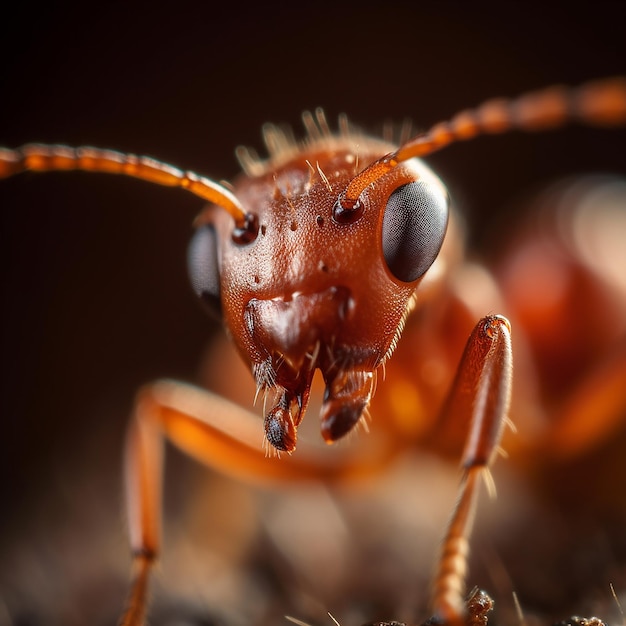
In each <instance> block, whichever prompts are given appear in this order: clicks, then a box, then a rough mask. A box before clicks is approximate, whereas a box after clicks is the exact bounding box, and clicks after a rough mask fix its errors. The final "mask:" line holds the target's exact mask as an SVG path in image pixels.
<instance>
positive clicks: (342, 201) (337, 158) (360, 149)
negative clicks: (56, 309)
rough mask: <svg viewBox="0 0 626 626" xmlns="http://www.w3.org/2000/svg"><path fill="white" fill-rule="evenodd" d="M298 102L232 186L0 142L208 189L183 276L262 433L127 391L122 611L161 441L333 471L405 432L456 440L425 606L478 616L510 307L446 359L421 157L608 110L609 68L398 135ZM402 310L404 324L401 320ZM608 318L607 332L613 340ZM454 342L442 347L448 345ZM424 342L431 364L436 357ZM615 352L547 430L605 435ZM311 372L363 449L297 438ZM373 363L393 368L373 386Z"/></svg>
mask: <svg viewBox="0 0 626 626" xmlns="http://www.w3.org/2000/svg"><path fill="white" fill-rule="evenodd" d="M303 120H304V123H305V126H306V129H307V133H308V136H307V139H306V141H304V142H300V143H299V142H297V141H295V140H294V139H293V137H292V136H291V135H290V134H289V133H287V132H286V131H284V130H282V129H279V128H278V127H275V126H271V125H268V126H267V127H266V128H265V143H266V146H267V148H268V152H269V157H268V158H267V159H266V160H262V159H260V158H259V157H258V156H257V155H255V154H253V153H252V152H250V151H248V150H245V149H240V150H239V151H238V158H239V161H240V164H241V166H242V170H243V172H242V174H241V176H240V177H239V178H238V179H237V180H236V181H235V182H234V183H233V185H232V187H231V186H230V185H226V184H218V183H216V182H214V181H212V180H210V179H207V178H204V177H202V176H199V175H197V174H195V173H193V172H183V171H181V170H179V169H177V168H175V167H173V166H170V165H167V164H164V163H161V162H159V161H155V160H153V159H150V158H147V157H138V156H135V155H132V154H122V153H119V152H114V151H109V150H102V149H98V148H92V147H82V148H69V147H66V146H49V145H38V144H31V145H26V146H23V147H22V148H18V149H15V150H11V149H2V150H0V178H5V177H8V176H12V175H16V174H18V173H20V172H23V171H25V170H31V171H39V172H47V171H59V170H84V171H90V172H106V173H112V174H124V175H126V176H130V177H133V178H137V179H142V180H146V181H149V182H152V183H156V184H159V185H166V186H172V187H178V188H182V189H185V190H187V191H189V192H191V193H192V194H194V195H195V196H197V197H199V198H201V199H202V200H204V201H206V202H208V203H209V204H208V205H207V206H206V207H205V208H204V209H203V210H202V211H201V212H200V214H199V215H198V217H197V218H196V221H195V234H194V235H193V238H192V241H191V244H190V248H189V255H188V259H189V271H190V276H191V283H192V286H193V289H194V291H195V293H196V294H197V296H198V298H199V299H200V300H201V302H202V303H203V305H204V306H205V307H206V309H207V310H208V312H209V313H210V314H211V315H212V316H213V317H215V318H217V319H219V320H220V321H221V322H222V323H223V325H224V327H225V328H226V331H227V333H228V335H229V337H230V338H231V339H232V341H233V342H234V344H235V346H236V349H237V351H238V353H239V355H240V356H241V357H242V359H243V361H244V362H245V363H246V365H247V366H248V368H249V369H250V370H251V372H252V375H253V379H254V381H255V385H256V390H257V395H260V396H262V397H263V401H264V406H265V411H264V421H263V429H264V441H265V448H263V447H262V446H260V445H259V423H258V420H257V419H256V418H255V417H254V416H253V415H252V414H251V413H249V412H248V411H247V410H245V409H243V408H241V407H240V406H238V405H237V404H234V403H232V402H230V401H229V400H226V399H225V398H224V397H221V396H220V395H218V394H215V393H212V392H208V391H204V390H201V389H199V388H195V387H192V386H189V385H185V384H182V383H179V382H175V381H171V380H161V381H158V382H155V383H152V384H149V385H146V386H144V387H143V388H142V389H141V390H140V391H139V392H138V394H137V398H136V403H135V407H134V410H133V414H132V418H131V421H130V426H129V429H128V435H127V441H126V452H125V484H126V494H127V509H128V514H129V527H130V542H131V548H132V554H133V564H134V572H135V573H134V577H133V580H132V584H131V589H130V593H129V598H128V601H127V604H126V609H125V611H124V613H123V616H122V619H121V624H123V626H140V625H141V624H144V622H145V619H146V613H147V604H148V602H147V597H148V588H149V580H150V575H151V573H152V571H153V568H154V565H155V561H156V560H157V558H158V556H159V553H160V550H161V545H160V535H161V530H160V511H161V491H162V465H163V453H162V443H163V440H164V439H167V440H169V441H171V442H172V443H174V444H175V445H176V446H178V447H179V448H180V449H181V450H183V451H184V452H185V453H187V454H188V455H190V456H192V457H194V458H196V459H198V460H199V461H201V462H202V463H205V464H207V465H209V466H211V467H213V468H216V469H218V470H220V471H223V472H225V473H227V474H230V475H235V476H238V477H242V478H244V479H247V480H251V479H254V478H257V477H259V476H262V477H264V478H271V479H275V480H305V479H313V480H325V481H337V482H339V481H344V480H348V479H351V478H355V477H360V476H365V475H369V474H374V473H378V472H380V470H381V468H384V467H385V466H387V465H388V464H389V463H390V462H391V460H392V459H394V458H395V457H396V456H397V455H398V454H399V453H400V452H401V451H403V450H406V449H407V448H409V447H411V446H413V445H414V444H415V441H416V440H418V439H422V440H426V441H431V442H436V441H439V442H441V441H442V440H443V442H444V443H443V445H441V444H439V447H444V448H445V447H446V445H447V442H449V441H456V442H457V443H458V442H459V440H464V441H465V444H464V449H463V453H462V459H461V466H462V479H461V483H460V487H459V492H458V499H457V502H456V505H455V506H454V509H453V512H452V515H451V518H450V523H449V525H448V528H447V530H446V533H445V536H444V538H443V542H442V547H441V556H440V559H439V562H438V568H437V571H436V573H435V575H434V579H433V580H434V583H433V590H432V606H431V608H432V613H433V615H434V618H433V619H434V620H435V621H436V622H437V623H442V622H443V623H450V624H461V623H463V622H465V621H466V620H467V619H468V608H467V607H468V606H470V607H476V606H480V607H482V608H480V609H472V608H470V609H469V613H470V615H469V618H470V619H472V620H474V621H476V620H480V619H481V616H482V615H483V614H484V605H485V604H488V603H486V602H483V601H480V602H477V601H475V600H472V601H470V602H469V604H466V601H465V584H466V577H467V563H468V554H469V539H470V534H471V531H472V522H473V518H474V513H475V508H476V499H477V494H478V492H479V487H480V485H481V484H482V483H486V484H487V486H490V485H492V479H491V477H490V473H489V472H490V468H491V466H492V464H493V461H494V459H495V457H496V456H497V455H498V453H500V452H501V447H500V442H501V438H502V433H503V429H504V427H505V426H506V425H507V424H508V425H511V426H512V422H511V420H510V418H509V412H510V406H511V389H512V377H513V376H512V362H513V349H512V338H511V337H512V332H513V331H512V324H511V322H509V320H508V319H507V318H505V317H504V316H503V315H500V314H490V315H487V316H485V317H482V318H481V319H480V320H479V321H478V322H475V318H474V321H473V322H472V324H473V330H472V331H471V333H470V334H469V339H466V342H465V349H464V351H463V353H462V355H461V359H460V363H458V365H455V364H454V362H453V361H451V358H454V359H455V360H456V359H458V356H459V353H458V352H457V351H456V346H457V344H458V342H457V341H456V339H455V335H456V334H457V328H465V327H466V326H467V321H468V318H469V317H471V316H473V311H474V310H475V308H476V302H475V301H474V302H471V301H470V300H472V299H475V298H476V294H469V295H468V293H467V290H464V289H463V288H462V286H461V285H460V283H459V280H458V277H459V276H460V275H461V273H462V272H463V271H465V270H466V269H467V265H466V264H465V261H464V259H463V256H462V250H461V247H460V244H459V242H458V241H457V234H458V231H457V230H456V226H455V219H456V218H455V215H454V213H453V212H452V211H451V210H450V206H449V205H450V202H449V197H448V193H447V190H446V188H445V187H444V185H443V183H442V182H441V181H440V180H439V179H438V178H437V176H436V175H435V174H434V173H433V172H432V171H431V170H430V169H429V168H428V167H427V166H426V165H425V164H424V163H423V161H422V160H421V158H423V157H427V156H428V155H430V154H432V153H433V152H435V151H437V150H439V149H442V148H444V147H446V146H447V145H450V144H451V143H453V142H458V141H464V140H469V139H471V138H473V137H476V136H478V135H481V134H498V133H504V132H508V131H512V130H525V131H543V130H547V129H551V128H556V127H559V126H562V125H564V124H565V123H568V122H571V121H580V122H583V123H585V124H589V125H597V126H617V125H623V124H624V123H625V122H626V80H625V79H623V78H615V79H607V80H604V81H598V82H594V83H587V84H585V85H583V86H581V87H579V88H576V89H569V88H565V87H553V88H549V89H545V90H542V91H539V92H535V93H529V94H526V95H524V96H521V97H518V98H516V99H512V100H506V99H499V100H492V101H488V102H486V103H485V104H483V105H482V106H480V107H478V108H476V109H473V110H467V111H463V112H461V113H459V114H458V115H457V116H455V117H454V118H453V119H452V120H451V121H449V122H444V123H440V124H437V125H436V126H434V127H433V128H431V129H430V130H428V131H427V132H424V133H421V134H419V135H417V136H416V137H414V138H412V139H408V140H407V141H404V142H402V143H401V145H400V147H399V148H397V147H395V146H393V145H391V144H389V143H388V142H386V141H384V140H381V139H375V138H372V137H370V136H367V135H365V134H363V133H360V132H359V131H357V130H355V129H354V128H353V127H352V126H351V125H350V124H348V122H347V120H346V118H344V117H341V118H340V130H339V132H338V133H335V132H332V131H331V130H330V128H329V125H328V122H327V120H326V118H325V116H324V114H323V112H322V111H321V110H318V111H315V112H314V113H313V114H310V113H307V114H305V115H304V116H303ZM552 269H554V268H552ZM558 269H559V270H562V271H565V272H567V271H570V270H571V269H572V268H571V267H569V266H564V267H562V268H558ZM621 295H622V297H623V294H621ZM512 313H513V314H514V315H515V314H516V313H517V312H516V311H515V310H514V309H513V308H512ZM518 317H519V319H520V320H521V322H520V330H521V331H522V332H523V333H524V335H525V336H526V337H527V340H528V345H529V346H530V350H531V352H532V350H533V349H537V348H538V347H541V346H540V344H541V342H542V341H543V340H542V335H541V332H539V330H542V329H541V328H540V329H539V330H537V329H536V328H535V327H534V326H533V325H532V324H531V323H530V322H529V321H528V320H526V321H524V320H525V318H524V316H523V315H519V316H518ZM609 318H610V316H607V317H606V318H602V319H606V320H608V319H609ZM413 320H418V322H419V323H414V321H413ZM551 322H552V321H551V320H550V319H549V318H547V317H546V318H545V320H544V323H546V324H549V323H551ZM409 326H410V327H409ZM540 326H541V324H540ZM405 327H406V333H405V335H408V336H407V337H402V338H401V335H402V334H403V331H404V330H405ZM588 332H589V333H594V332H595V329H592V330H589V331H588ZM623 332H624V331H623V329H621V330H618V334H617V337H615V336H612V337H611V338H610V341H611V342H612V341H615V339H616V338H617V339H620V338H621V339H623ZM619 333H622V334H621V335H620V334H619ZM403 341H404V342H405V343H406V346H407V347H409V348H410V355H409V356H407V352H406V350H405V351H404V352H403V354H402V357H399V358H398V359H397V362H396V359H395V355H394V352H395V351H396V346H398V345H401V344H402V342H403ZM533 342H535V343H533ZM535 344H537V345H535ZM452 345H454V348H455V350H454V351H455V355H454V356H453V357H451V356H450V355H449V354H447V352H452V350H448V348H449V347H450V346H452ZM399 352H400V350H399ZM436 355H437V358H436V359H435V356H436ZM434 360H438V362H439V365H440V369H441V367H443V369H444V370H445V371H446V372H447V373H448V374H447V375H446V376H443V377H442V376H438V375H436V373H433V368H432V363H433V361H434ZM625 365H626V358H625V357H624V354H623V352H622V353H620V354H619V356H618V358H617V359H614V360H612V361H611V362H610V363H609V364H606V363H600V364H599V365H598V368H597V371H593V372H592V374H591V375H590V377H589V380H588V381H586V382H585V383H584V385H583V387H584V393H579V394H577V393H576V392H575V393H574V395H573V397H571V398H567V400H566V402H564V403H563V407H564V408H563V410H562V413H563V414H562V415H561V419H559V420H557V421H556V422H554V424H553V425H552V428H551V429H549V431H548V432H547V434H546V437H547V439H549V440H550V441H552V442H558V446H560V447H561V448H568V447H569V448H571V449H574V448H576V447H578V446H583V445H585V441H583V439H587V438H589V437H596V438H601V437H605V436H606V434H607V433H608V432H609V431H610V430H611V429H612V428H613V427H614V426H615V416H616V415H618V414H619V413H620V412H621V411H622V410H623V408H624V399H623V394H622V393H621V392H620V391H619V389H620V385H622V386H623V384H624V370H625V369H626V368H625ZM316 372H319V373H320V374H321V378H322V379H323V385H324V391H323V398H322V401H321V406H320V408H319V415H320V425H321V434H322V438H323V440H324V441H325V442H326V443H328V444H331V443H334V442H336V441H338V440H340V439H342V438H344V437H346V435H348V434H349V433H351V432H352V431H353V430H354V429H355V427H356V426H357V425H361V426H363V427H364V428H368V427H369V426H368V424H369V421H372V424H373V428H375V430H376V433H374V434H373V435H372V437H371V439H372V442H371V445H370V446H369V447H368V448H367V449H366V451H357V452H356V453H354V452H353V451H352V450H350V451H344V450H342V451H341V453H340V454H338V455H333V456H332V457H331V458H330V460H329V455H328V454H325V453H324V452H323V451H321V450H320V449H319V448H318V447H316V446H314V445H313V446H312V445H309V444H307V443H306V442H305V444H304V450H301V449H298V450H296V448H297V444H298V428H299V426H300V424H301V422H302V420H303V418H304V415H305V413H306V412H307V408H309V400H310V398H311V390H312V385H313V380H314V376H315V375H316ZM454 373H455V374H454ZM381 374H385V375H386V376H387V377H388V378H389V380H390V382H389V385H388V392H385V391H384V389H385V386H386V383H385V382H384V381H379V380H378V379H379V378H380V377H381ZM451 374H454V375H453V376H452V375H451ZM395 377H398V379H400V378H402V379H404V380H405V381H406V382H407V384H409V385H412V388H413V389H414V390H415V393H416V394H417V396H418V397H419V398H420V402H419V403H418V404H419V405H420V406H421V409H420V408H416V407H415V406H412V405H411V403H410V402H409V401H408V400H406V399H405V398H404V397H403V396H402V395H401V394H399V393H398V392H397V389H398V387H397V385H396V384H395V383H394V382H393V380H394V378H395ZM377 384H379V386H380V391H379V393H378V394H377V400H376V401H375V402H374V403H372V400H373V398H374V391H375V390H376V388H377ZM379 398H382V399H383V400H382V401H381V402H380V406H386V407H395V408H396V409H397V410H396V412H395V413H394V412H393V411H390V410H389V408H386V409H384V410H381V409H378V408H377V407H378V406H379V405H377V404H376V402H378V401H379V400H378V399H379ZM370 405H371V409H370ZM398 407H399V408H398ZM592 409H593V414H594V416H595V417H594V419H593V420H592V423H591V424H590V423H589V420H588V414H589V413H590V412H591V411H592ZM370 410H371V413H372V417H371V420H370V417H369V412H370ZM512 413H513V414H514V415H517V414H518V411H515V410H513V411H512ZM407 415H408V421H409V422H410V423H411V424H412V425H411V424H409V426H407ZM374 425H375V427H374ZM581 433H582V435H581ZM435 447H437V446H436V445H435ZM472 597H473V598H475V596H472Z"/></svg>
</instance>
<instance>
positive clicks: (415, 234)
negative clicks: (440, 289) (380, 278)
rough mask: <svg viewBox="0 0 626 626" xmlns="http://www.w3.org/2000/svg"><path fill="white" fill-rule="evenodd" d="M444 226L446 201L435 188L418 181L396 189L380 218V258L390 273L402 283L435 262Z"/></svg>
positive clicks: (416, 275)
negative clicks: (381, 249) (381, 230)
mask: <svg viewBox="0 0 626 626" xmlns="http://www.w3.org/2000/svg"><path fill="white" fill-rule="evenodd" d="M447 224H448V198H447V195H446V193H445V191H444V190H443V188H442V187H440V186H439V185H437V184H434V183H431V182H428V181H426V180H418V181H416V182H414V183H408V184H406V185H402V187H398V189H396V190H395V191H394V192H393V193H392V194H391V195H390V196H389V200H388V201H387V206H386V207H385V214H384V216H383V233H382V236H383V255H384V257H385V262H386V263H387V267H388V268H389V270H390V271H391V273H392V274H393V275H394V276H395V277H396V278H397V279H398V280H401V281H403V282H406V283H410V282H413V281H414V280H417V279H418V278H419V277H420V276H422V275H423V274H424V273H425V272H426V270H427V269H428V268H429V267H430V266H431V265H432V264H433V261H434V260H435V259H436V258H437V255H438V254H439V250H440V249H441V245H442V244H443V238H444V236H445V234H446V227H447Z"/></svg>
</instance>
